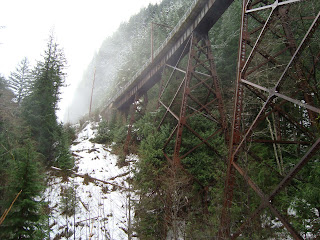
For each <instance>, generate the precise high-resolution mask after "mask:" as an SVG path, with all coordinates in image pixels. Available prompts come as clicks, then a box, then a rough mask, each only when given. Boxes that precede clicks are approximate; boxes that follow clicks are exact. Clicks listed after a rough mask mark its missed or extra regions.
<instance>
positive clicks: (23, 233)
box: [0, 140, 45, 239]
mask: <svg viewBox="0 0 320 240" xmlns="http://www.w3.org/2000/svg"><path fill="white" fill-rule="evenodd" d="M11 154H12V156H13V158H14V160H13V161H11V162H10V164H9V170H8V184H7V187H6V188H7V191H6V202H7V203H6V204H5V205H6V206H7V208H8V207H9V205H10V203H11V201H12V200H13V199H14V197H15V196H16V195H17V193H18V192H19V191H20V190H22V192H21V194H20V196H19V197H18V199H17V201H16V202H15V203H14V205H13V207H12V209H11V211H10V212H9V214H8V215H7V217H6V219H5V221H4V222H3V224H2V225H1V226H0V229H1V230H0V237H1V239H42V238H39V236H42V237H43V234H45V232H44V229H45V227H44V224H43V220H44V218H43V215H42V213H41V202H40V201H39V198H40V196H41V193H42V191H43V190H44V184H43V177H42V175H41V168H40V165H39V154H38V153H36V152H35V150H34V148H33V146H32V143H31V142H30V140H26V142H25V143H24V146H23V147H20V148H16V149H14V150H13V151H12V153H11Z"/></svg>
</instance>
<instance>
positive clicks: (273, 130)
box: [108, 0, 320, 239]
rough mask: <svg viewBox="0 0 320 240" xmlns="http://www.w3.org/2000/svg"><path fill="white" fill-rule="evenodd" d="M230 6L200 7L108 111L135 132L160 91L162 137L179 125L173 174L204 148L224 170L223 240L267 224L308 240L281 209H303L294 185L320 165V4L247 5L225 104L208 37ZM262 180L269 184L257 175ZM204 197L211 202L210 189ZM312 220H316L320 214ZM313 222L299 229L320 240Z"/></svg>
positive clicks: (249, 0)
mask: <svg viewBox="0 0 320 240" xmlns="http://www.w3.org/2000/svg"><path fill="white" fill-rule="evenodd" d="M232 2H233V0H197V1H194V2H193V4H192V6H191V7H190V9H189V10H188V11H187V12H186V14H185V15H184V16H183V18H182V19H181V20H180V22H179V23H178V25H177V26H176V27H175V28H174V29H173V30H172V32H171V33H170V35H169V36H168V38H167V39H166V40H165V42H164V43H163V44H162V45H161V47H160V48H159V49H158V50H157V51H156V52H155V53H154V56H152V58H150V60H149V61H147V62H146V64H145V65H144V66H143V67H142V68H141V70H140V71H138V72H137V73H136V75H135V76H134V77H133V78H132V79H131V80H130V81H129V82H128V83H127V85H126V86H125V87H124V88H123V89H122V90H121V91H120V92H118V93H117V94H116V95H115V96H114V97H113V98H112V99H111V100H110V102H109V103H108V106H109V107H110V108H111V107H112V108H116V109H118V110H121V111H127V112H128V109H130V108H131V110H130V111H131V122H130V125H129V132H130V128H131V126H132V123H133V121H134V111H135V109H136V108H137V105H138V103H137V102H138V101H137V100H138V99H140V98H141V97H143V96H145V94H146V93H147V91H148V90H149V89H150V88H152V87H153V86H155V85H156V84H157V85H158V86H159V89H160V90H159V97H158V106H159V108H160V109H162V111H163V117H162V119H161V120H160V121H159V127H161V125H163V124H165V123H167V122H169V121H170V122H176V124H175V125H174V126H172V129H171V134H170V136H169V138H168V139H167V141H166V142H164V147H163V154H164V156H165V158H166V159H167V160H168V162H169V163H170V164H171V166H172V167H173V169H177V168H184V165H183V163H182V162H183V159H185V158H187V157H188V156H190V155H192V154H197V153H198V152H199V151H201V149H203V147H206V148H208V149H210V151H211V152H212V157H213V159H219V160H217V161H225V162H226V166H227V167H226V169H227V170H226V171H227V172H226V179H225V189H224V200H223V203H221V204H222V205H223V207H222V210H221V220H220V229H219V233H218V236H217V239H236V238H238V237H247V238H250V236H252V235H250V234H252V232H254V231H255V229H259V228H262V225H263V224H265V221H267V220H264V221H263V220H262V219H269V220H270V219H276V221H277V223H274V226H273V228H274V229H275V228H277V227H276V225H277V224H278V225H277V226H278V227H279V228H282V229H284V230H283V231H286V232H287V234H289V235H291V236H292V237H293V238H294V239H309V238H310V235H308V234H307V233H302V232H301V231H300V230H299V229H298V227H297V226H298V224H296V223H295V214H290V213H289V212H288V206H286V207H283V206H282V204H281V199H282V198H283V197H284V193H286V194H287V195H290V196H291V197H292V198H293V199H292V202H293V203H294V202H295V201H298V199H299V198H300V197H301V195H299V189H298V188H297V182H304V181H306V182H307V181H308V180H307V179H301V174H302V173H304V174H306V172H307V173H309V174H310V179H319V175H317V174H319V172H318V173H317V172H313V171H312V166H315V164H317V163H318V162H319V148H320V138H319V136H320V127H319V125H320V124H319V116H320V108H319V106H320V104H319V103H320V96H319V94H320V77H319V73H320V63H319V60H320V31H319V28H318V26H319V22H320V21H319V17H320V12H319V10H320V4H319V2H318V1H317V0H305V1H302V0H243V4H242V12H241V27H240V40H239V49H238V51H239V54H238V59H235V61H237V76H236V81H235V91H234V95H233V97H232V99H231V98H230V99H225V97H224V94H222V91H221V86H220V85H221V83H220V81H219V78H218V75H217V71H216V65H215V59H214V56H213V53H212V50H211V43H210V41H209V37H208V33H209V30H210V29H211V28H212V27H213V26H214V24H215V23H216V22H217V21H218V20H219V19H220V18H221V16H222V15H223V14H224V12H225V11H226V10H227V9H228V8H229V7H230V5H231V4H232ZM230 101H234V104H233V105H234V107H233V111H231V110H229V109H225V106H226V104H227V103H228V102H230ZM228 113H232V114H228ZM231 115H232V116H231ZM195 118H198V119H200V121H206V122H209V123H210V124H211V125H212V132H211V134H210V135H208V134H203V132H201V131H199V130H197V128H196V126H194V125H192V123H191V120H192V119H195ZM187 135H188V136H189V137H190V136H192V137H193V138H194V139H196V140H197V141H195V142H196V143H195V145H194V146H190V145H188V146H187V147H186V146H184V144H185V142H184V136H187ZM221 137H223V138H224V141H225V142H226V143H227V144H228V154H227V157H223V156H222V154H221V152H220V151H219V149H217V147H216V146H215V145H214V139H216V138H221ZM129 140H130V134H128V138H127V142H129ZM259 149H260V150H259ZM261 149H265V151H267V153H261V152H260V151H261ZM254 169H258V170H257V171H255V170H254ZM310 169H311V170H310ZM261 171H262V172H263V173H264V174H263V176H261V175H259V176H257V175H256V174H255V173H256V172H260V174H261ZM259 178H260V179H261V178H265V179H268V178H272V179H275V180H274V181H276V183H275V184H274V186H275V187H274V186H272V187H270V186H268V185H267V186H265V185H262V184H260V185H259V184H258V183H257V182H258V181H257V179H259ZM260 182H261V181H260ZM319 184H320V182H319ZM239 186H242V187H243V186H246V187H247V195H248V199H247V200H246V202H243V203H239V202H238V200H237V199H238V197H239V195H240V193H239V192H238V187H239ZM203 189H204V192H205V193H207V190H206V189H208V186H203ZM204 195H205V194H204ZM249 196H250V197H249ZM318 196H319V194H318ZM204 202H205V201H204ZM307 202H308V199H305V204H308V203H307ZM251 203H252V204H251ZM318 203H319V199H318ZM239 204H240V205H244V204H246V205H247V208H246V211H243V212H241V214H239V216H237V217H236V219H235V217H234V216H233V214H232V212H233V208H234V207H235V206H239ZM204 205H206V203H204ZM318 210H319V208H318ZM310 214H312V213H310ZM314 214H318V217H319V212H318V213H314ZM312 218H314V216H313V217H312V216H306V218H305V219H306V222H304V223H301V224H305V225H309V228H310V232H312V233H313V235H312V236H316V234H317V233H316V232H318V235H317V236H318V237H319V232H320V230H319V225H320V222H319V219H318V220H317V222H310V221H309V222H308V219H312ZM270 221H271V220H270Z"/></svg>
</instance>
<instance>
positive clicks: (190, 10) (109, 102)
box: [107, 0, 201, 106]
mask: <svg viewBox="0 0 320 240" xmlns="http://www.w3.org/2000/svg"><path fill="white" fill-rule="evenodd" d="M200 1H201V0H194V1H193V2H192V4H191V5H190V7H189V8H188V9H187V11H186V12H185V14H184V15H183V16H182V18H180V20H179V22H178V23H177V24H176V26H175V27H174V28H173V29H172V31H171V32H170V33H169V35H168V36H167V38H166V39H165V40H164V41H163V43H162V44H161V46H160V47H159V48H158V49H157V50H156V51H155V52H154V57H153V58H154V59H155V58H157V56H158V55H159V54H160V53H161V52H162V51H163V49H164V48H165V46H166V45H167V44H168V42H169V41H170V39H171V38H172V37H173V36H174V35H175V34H176V33H177V32H178V30H179V29H180V27H181V26H182V24H183V23H184V22H185V20H186V19H187V17H188V16H189V15H190V13H191V12H192V10H193V9H194V7H195V6H196V4H197V3H198V2H200ZM150 64H152V58H151V57H150V58H149V59H148V60H147V61H146V62H145V64H144V65H143V66H142V67H141V68H140V69H139V70H138V71H137V72H136V74H135V75H134V76H133V77H132V78H131V79H130V81H128V82H127V83H126V84H125V85H124V86H123V87H122V88H121V89H120V90H119V91H118V92H117V93H116V94H115V95H114V96H113V97H112V98H111V99H109V100H108V103H107V106H110V105H111V104H112V103H113V102H114V101H115V100H116V99H117V98H118V97H119V96H120V95H122V94H123V93H124V92H125V90H127V89H128V88H129V86H130V85H131V84H132V83H133V82H134V81H135V80H136V79H137V78H138V76H140V75H141V73H142V72H143V70H144V69H146V68H147V66H149V65H150Z"/></svg>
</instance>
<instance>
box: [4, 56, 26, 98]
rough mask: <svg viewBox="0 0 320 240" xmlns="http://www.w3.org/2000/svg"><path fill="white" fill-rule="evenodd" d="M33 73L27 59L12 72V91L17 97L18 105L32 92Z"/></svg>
mask: <svg viewBox="0 0 320 240" xmlns="http://www.w3.org/2000/svg"><path fill="white" fill-rule="evenodd" d="M30 80H31V71H30V69H29V61H28V59H27V58H24V59H22V60H21V62H20V63H19V65H18V66H17V67H16V70H15V71H14V72H11V74H10V77H9V86H10V89H11V90H12V91H13V92H14V94H15V96H16V101H17V103H18V104H20V102H21V101H22V99H23V98H24V97H26V96H27V95H28V93H29V92H30V86H31V83H30Z"/></svg>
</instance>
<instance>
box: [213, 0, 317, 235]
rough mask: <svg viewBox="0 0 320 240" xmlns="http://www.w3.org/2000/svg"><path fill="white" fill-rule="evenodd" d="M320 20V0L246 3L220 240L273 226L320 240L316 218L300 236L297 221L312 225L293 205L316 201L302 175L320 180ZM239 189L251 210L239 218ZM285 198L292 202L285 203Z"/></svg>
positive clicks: (252, 233) (264, 0) (258, 0)
mask: <svg viewBox="0 0 320 240" xmlns="http://www.w3.org/2000/svg"><path fill="white" fill-rule="evenodd" d="M319 16H320V12H319V2H318V1H299V0H287V1H285V0H284V1H268V0H256V1H250V0H244V1H243V9H242V23H241V36H240V45H239V58H238V72H237V82H236V92H235V102H234V113H233V122H232V128H231V138H230V147H229V161H228V170H227V179H226V186H225V199H224V208H223V212H222V216H221V228H220V231H219V239H230V238H231V239H236V238H237V237H239V236H241V237H248V238H250V237H251V239H255V237H258V236H259V232H260V231H263V230H262V226H263V225H269V226H270V225H272V224H271V223H272V222H273V225H272V226H270V229H272V230H273V231H279V232H281V231H284V232H289V233H290V234H291V235H292V237H293V238H294V239H303V238H309V237H310V236H313V237H314V236H318V237H319V235H318V234H319V228H318V229H317V226H318V227H319V225H317V224H319V222H318V221H310V222H309V224H310V225H309V229H310V231H308V232H305V233H302V232H301V231H300V230H299V224H300V225H303V224H304V225H306V224H307V222H308V220H301V219H298V217H297V216H296V214H295V213H294V212H293V213H292V212H291V213H290V211H288V209H294V207H293V205H294V204H295V202H299V201H300V202H301V201H304V202H305V204H306V205H308V202H309V201H311V196H309V195H304V196H303V198H304V199H301V198H302V196H301V195H300V194H299V192H300V190H301V189H299V188H301V184H299V183H300V182H302V183H303V182H304V181H305V183H307V182H308V180H307V179H301V173H302V172H303V173H304V176H305V174H307V175H308V174H310V177H311V178H312V177H317V175H316V174H315V173H314V172H313V171H312V169H314V168H316V166H317V165H318V164H319V147H320V138H319V123H318V122H317V121H319V117H318V118H317V116H319V113H320V109H319V76H318V74H319V56H320V48H319V47H320V46H319V42H320V34H319V29H318V25H319ZM302 29H303V30H302ZM312 174H313V175H312ZM261 179H265V181H262V180H261ZM257 182H259V184H258V183H257ZM264 182H265V184H264ZM239 186H247V192H245V193H242V194H246V195H247V199H246V201H245V202H242V203H241V204H242V205H245V206H247V207H245V208H243V209H242V210H241V212H238V213H237V216H234V214H235V212H236V208H237V207H239V203H237V197H239V195H240V194H241V193H239V192H237V191H236V188H237V187H239ZM284 193H285V194H284ZM285 197H287V198H288V197H290V198H291V200H290V201H287V203H286V204H285V203H284V202H286V201H285ZM308 218H309V219H314V217H312V216H306V218H305V219H308ZM267 222H268V223H267ZM279 234H280V233H279ZM308 234H309V235H308Z"/></svg>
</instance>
